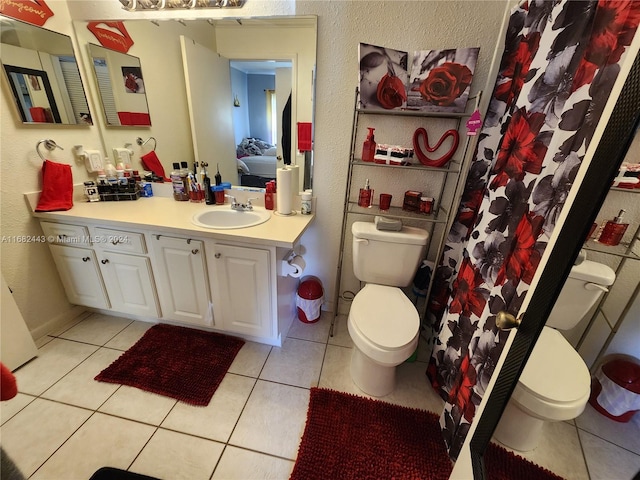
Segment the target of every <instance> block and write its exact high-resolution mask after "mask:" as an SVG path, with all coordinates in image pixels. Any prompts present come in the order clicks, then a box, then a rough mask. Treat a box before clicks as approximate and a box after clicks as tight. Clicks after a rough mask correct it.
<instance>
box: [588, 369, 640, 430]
mask: <svg viewBox="0 0 640 480" xmlns="http://www.w3.org/2000/svg"><path fill="white" fill-rule="evenodd" d="M589 403H590V404H591V406H592V407H593V408H595V409H596V410H597V411H598V412H600V413H601V414H602V415H604V416H606V417H608V418H610V419H612V420H615V421H617V422H628V421H629V420H631V417H633V415H634V414H635V413H636V412H637V411H640V364H638V363H635V362H632V361H629V360H622V359H615V360H611V361H609V362H606V363H604V364H603V365H602V366H601V367H599V368H598V370H597V371H596V374H595V376H594V378H593V380H592V383H591V396H590V397H589Z"/></svg>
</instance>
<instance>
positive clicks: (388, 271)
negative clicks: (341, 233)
mask: <svg viewBox="0 0 640 480" xmlns="http://www.w3.org/2000/svg"><path fill="white" fill-rule="evenodd" d="M351 232H352V233H353V271H354V274H355V276H356V277H357V278H358V279H359V280H360V281H363V282H366V285H365V286H364V288H363V289H362V290H360V291H359V292H358V294H357V295H356V296H355V298H354V299H353V303H352V304H351V310H350V311H349V318H348V320H347V325H348V328H349V335H351V339H352V340H353V343H354V345H355V348H354V349H353V355H352V357H351V378H352V380H353V382H354V383H355V384H356V385H357V386H358V388H360V389H361V390H362V391H363V392H365V393H367V394H369V395H372V396H374V397H382V396H384V395H388V394H389V393H391V392H392V391H393V389H394V388H395V378H396V366H397V365H400V364H401V363H402V362H404V361H405V360H406V359H408V358H409V357H410V356H411V355H412V354H413V352H414V351H415V350H416V348H417V346H418V334H419V330H420V316H419V314H418V311H417V310H416V307H415V306H414V305H413V303H411V301H410V300H409V299H408V298H407V296H406V295H405V294H404V293H403V292H402V290H400V288H398V287H406V286H408V285H409V284H410V283H411V281H412V280H413V277H414V275H415V273H416V270H417V269H418V266H419V265H420V262H421V261H422V259H423V258H424V254H425V250H426V245H427V239H428V238H429V233H428V232H427V231H426V230H422V229H419V228H412V227H402V230H401V231H398V232H392V231H381V230H377V229H376V226H375V224H374V223H371V222H354V223H353V225H352V227H351Z"/></svg>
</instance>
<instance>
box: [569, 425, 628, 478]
mask: <svg viewBox="0 0 640 480" xmlns="http://www.w3.org/2000/svg"><path fill="white" fill-rule="evenodd" d="M579 434H580V441H581V442H582V448H583V449H584V455H585V458H586V459H587V466H588V468H589V475H590V476H591V480H611V479H624V480H626V479H631V478H635V475H637V474H638V473H640V455H637V454H635V453H633V452H630V451H629V450H625V449H623V448H620V447H617V446H616V445H612V444H611V443H609V442H607V441H605V440H603V439H601V438H599V437H596V436H595V435H592V434H590V433H588V432H585V431H584V430H580V431H579Z"/></svg>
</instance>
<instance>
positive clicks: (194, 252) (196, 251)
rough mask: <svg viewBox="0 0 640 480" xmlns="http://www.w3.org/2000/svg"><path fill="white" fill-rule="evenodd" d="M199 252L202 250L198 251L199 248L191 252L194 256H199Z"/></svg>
mask: <svg viewBox="0 0 640 480" xmlns="http://www.w3.org/2000/svg"><path fill="white" fill-rule="evenodd" d="M199 251H200V250H198V249H197V248H194V249H193V250H191V253H193V254H194V255H197V254H198V252H199Z"/></svg>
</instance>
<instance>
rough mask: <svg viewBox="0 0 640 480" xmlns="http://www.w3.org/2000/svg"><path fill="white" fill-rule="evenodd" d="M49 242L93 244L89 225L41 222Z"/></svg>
mask: <svg viewBox="0 0 640 480" xmlns="http://www.w3.org/2000/svg"><path fill="white" fill-rule="evenodd" d="M40 226H41V227H42V231H43V232H44V234H45V235H46V236H47V241H48V242H49V243H61V244H64V245H87V246H89V245H91V242H90V241H89V231H88V230H87V227H83V226H80V225H68V224H66V223H52V222H40Z"/></svg>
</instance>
